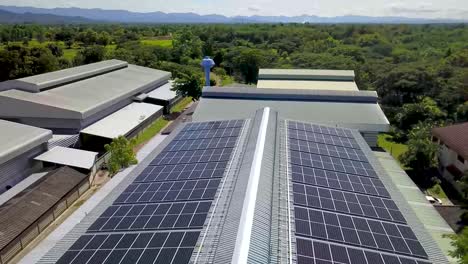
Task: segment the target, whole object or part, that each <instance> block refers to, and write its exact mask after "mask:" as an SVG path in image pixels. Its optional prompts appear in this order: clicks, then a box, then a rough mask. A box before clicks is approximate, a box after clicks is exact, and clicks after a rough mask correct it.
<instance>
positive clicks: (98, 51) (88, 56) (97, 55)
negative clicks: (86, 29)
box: [73, 45, 106, 65]
mask: <svg viewBox="0 0 468 264" xmlns="http://www.w3.org/2000/svg"><path fill="white" fill-rule="evenodd" d="M105 55H106V49H105V48H104V47H103V46H97V45H96V46H91V47H86V48H84V49H82V50H80V51H79V52H78V54H76V56H75V58H74V59H73V64H74V65H83V64H89V63H93V62H99V61H102V60H104V58H105Z"/></svg>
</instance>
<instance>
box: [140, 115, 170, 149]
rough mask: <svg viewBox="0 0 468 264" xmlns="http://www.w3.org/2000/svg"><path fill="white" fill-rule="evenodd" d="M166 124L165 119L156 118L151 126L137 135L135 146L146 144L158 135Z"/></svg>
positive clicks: (167, 121)
mask: <svg viewBox="0 0 468 264" xmlns="http://www.w3.org/2000/svg"><path fill="white" fill-rule="evenodd" d="M168 123H169V120H167V119H165V118H164V116H162V117H160V118H158V119H157V120H156V121H154V123H153V124H151V125H150V126H149V127H148V128H146V129H145V130H144V131H143V132H142V133H141V134H140V135H138V137H137V138H136V142H135V145H136V146H139V145H141V144H143V143H146V142H148V141H149V140H150V139H152V138H153V137H154V136H156V135H157V134H158V133H159V131H161V129H163V128H164V127H165V126H166V125H167V124H168Z"/></svg>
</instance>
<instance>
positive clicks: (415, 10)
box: [388, 2, 442, 14]
mask: <svg viewBox="0 0 468 264" xmlns="http://www.w3.org/2000/svg"><path fill="white" fill-rule="evenodd" d="M388 8H389V9H390V11H391V12H392V13H395V14H402V13H404V14H433V13H438V12H440V11H442V10H440V9H437V8H434V7H433V6H432V4H430V3H419V4H418V5H417V6H413V7H411V6H409V5H408V3H402V2H396V3H392V4H390V5H389V6H388Z"/></svg>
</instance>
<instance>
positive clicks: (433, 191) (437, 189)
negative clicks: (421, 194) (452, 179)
mask: <svg viewBox="0 0 468 264" xmlns="http://www.w3.org/2000/svg"><path fill="white" fill-rule="evenodd" d="M426 192H427V194H428V195H431V196H434V197H437V198H439V199H447V195H446V194H445V192H444V189H442V187H441V186H440V185H439V184H436V185H434V186H432V187H431V188H429V189H427V190H426Z"/></svg>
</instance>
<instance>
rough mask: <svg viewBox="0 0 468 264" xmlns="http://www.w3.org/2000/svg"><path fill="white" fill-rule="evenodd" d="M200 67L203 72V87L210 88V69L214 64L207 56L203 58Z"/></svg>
mask: <svg viewBox="0 0 468 264" xmlns="http://www.w3.org/2000/svg"><path fill="white" fill-rule="evenodd" d="M200 65H201V66H202V67H203V70H204V71H205V85H206V86H210V73H211V68H213V66H215V62H214V61H213V60H212V59H211V58H210V57H209V56H205V57H204V58H203V60H202V62H201V64H200Z"/></svg>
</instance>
